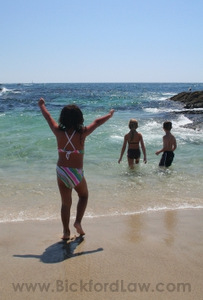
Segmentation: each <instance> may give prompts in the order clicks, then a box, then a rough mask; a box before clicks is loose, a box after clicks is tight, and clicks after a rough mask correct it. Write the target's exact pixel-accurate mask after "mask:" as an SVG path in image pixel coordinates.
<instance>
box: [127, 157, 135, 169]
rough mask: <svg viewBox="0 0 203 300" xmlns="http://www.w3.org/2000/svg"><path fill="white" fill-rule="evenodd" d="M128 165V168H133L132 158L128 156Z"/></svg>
mask: <svg viewBox="0 0 203 300" xmlns="http://www.w3.org/2000/svg"><path fill="white" fill-rule="evenodd" d="M128 165H129V168H130V169H134V159H132V158H129V157H128Z"/></svg>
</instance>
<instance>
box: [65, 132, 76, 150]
mask: <svg viewBox="0 0 203 300" xmlns="http://www.w3.org/2000/svg"><path fill="white" fill-rule="evenodd" d="M74 134H75V131H73V133H72V135H71V137H70V138H69V136H68V134H67V132H66V131H65V135H66V137H67V140H68V141H67V143H66V145H65V147H64V149H65V148H66V147H67V146H68V144H71V146H72V147H73V150H75V146H74V145H73V143H72V142H71V140H72V138H73V136H74Z"/></svg>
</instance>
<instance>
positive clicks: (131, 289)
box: [0, 209, 203, 300]
mask: <svg viewBox="0 0 203 300" xmlns="http://www.w3.org/2000/svg"><path fill="white" fill-rule="evenodd" d="M202 212H203V210H201V209H195V210H177V211H175V210H173V211H163V212H156V213H155V212H154V213H144V214H137V215H131V216H129V215H128V216H115V217H101V218H93V219H90V218H84V221H83V227H84V230H85V231H86V236H85V238H84V239H82V238H80V237H77V238H76V239H75V240H72V241H70V242H62V241H61V240H60V232H61V228H62V227H61V222H60V220H57V221H34V222H33V221H30V222H18V223H2V224H0V232H1V241H0V264H1V269H0V274H1V282H0V299H2V300H7V299H9V300H13V299H15V300H18V299H20V300H23V299H29V300H32V299H36V300H40V299H43V300H44V299H49V300H51V299H53V300H57V299H71V300H72V299H74V300H75V299H76V300H77V299H94V300H95V299H97V300H99V299H105V300H106V299H111V300H112V299H116V300H118V299H122V300H123V299H152V300H153V299H156V300H157V299H163V300H167V299H174V300H177V299H178V300H180V299H184V300H186V299H191V300H192V299H193V300H194V299H195V300H196V299H197V300H199V299H203V298H202V295H203V287H202V278H203V239H202V237H203V226H202V225H203V224H202V223H203V218H202ZM72 222H73V220H71V223H72ZM71 226H72V224H71Z"/></svg>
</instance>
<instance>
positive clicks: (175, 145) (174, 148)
mask: <svg viewBox="0 0 203 300" xmlns="http://www.w3.org/2000/svg"><path fill="white" fill-rule="evenodd" d="M173 138H174V142H173V151H175V150H176V148H177V142H176V138H175V136H174V137H173Z"/></svg>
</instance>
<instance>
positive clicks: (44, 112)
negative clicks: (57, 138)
mask: <svg viewBox="0 0 203 300" xmlns="http://www.w3.org/2000/svg"><path fill="white" fill-rule="evenodd" d="M38 105H39V107H40V109H41V112H42V115H43V117H44V118H45V120H46V121H47V123H48V124H49V127H50V128H51V130H52V131H53V133H54V134H56V131H57V130H58V123H57V122H56V121H55V120H54V119H53V118H52V116H51V114H50V113H49V111H48V110H47V108H46V106H45V101H44V99H43V98H40V100H39V102H38Z"/></svg>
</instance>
